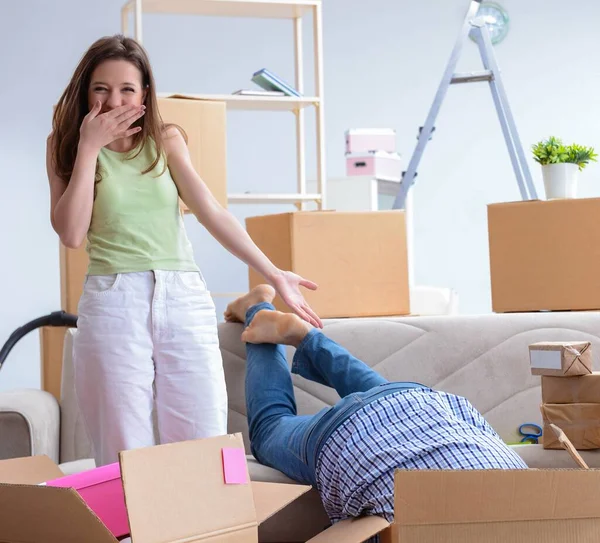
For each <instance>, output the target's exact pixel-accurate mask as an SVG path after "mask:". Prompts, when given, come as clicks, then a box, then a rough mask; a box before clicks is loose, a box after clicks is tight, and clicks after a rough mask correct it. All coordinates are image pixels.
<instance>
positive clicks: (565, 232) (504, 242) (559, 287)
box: [488, 198, 600, 313]
mask: <svg viewBox="0 0 600 543" xmlns="http://www.w3.org/2000/svg"><path fill="white" fill-rule="evenodd" d="M599 217H600V198H580V199H565V200H550V201H539V200H534V201H525V202H512V203H500V204H491V205H489V206H488V234H489V254H490V274H491V287H492V309H493V310H494V311H495V312H497V313H503V312H511V311H542V310H557V311H560V310H592V309H600V286H599V283H598V277H600V220H598V218H599Z"/></svg>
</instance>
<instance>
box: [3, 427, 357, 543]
mask: <svg viewBox="0 0 600 543" xmlns="http://www.w3.org/2000/svg"><path fill="white" fill-rule="evenodd" d="M231 450H234V451H239V452H240V454H239V455H233V456H231V455H226V454H225V452H226V451H231ZM226 457H229V458H234V459H235V458H236V457H237V458H241V464H239V465H237V466H232V465H231V464H230V465H229V466H228V465H227V461H226V460H224V458H226ZM119 463H120V470H121V474H122V483H123V490H124V495H125V503H126V508H127V517H128V521H129V527H130V531H131V536H132V541H138V542H143V543H178V542H184V541H186V542H190V543H191V542H197V541H210V542H211V543H256V542H257V541H258V526H259V524H261V523H262V522H263V521H264V520H266V519H267V518H269V517H271V516H272V515H274V514H276V513H277V512H278V511H279V510H280V509H282V508H283V507H285V506H286V505H287V504H288V503H291V502H292V501H294V500H295V499H296V498H298V497H299V496H301V495H302V494H304V493H306V492H307V491H308V490H310V487H308V486H304V485H295V484H281V483H258V482H251V481H250V480H249V475H248V469H247V465H246V463H245V456H244V445H243V439H242V436H241V435H240V434H236V435H230V436H222V437H217V438H211V439H199V440H195V441H187V442H181V443H175V444H169V445H160V446H157V447H148V448H143V449H137V450H132V451H125V452H122V453H121V454H120V459H119ZM57 472H58V473H60V470H59V469H58V467H57V466H56V465H54V464H53V463H52V462H51V461H50V460H49V459H47V458H46V457H30V458H22V459H18V460H9V461H4V462H0V480H2V481H4V482H3V483H2V484H0V541H2V542H3V543H42V542H43V543H81V542H86V543H116V541H117V539H116V538H115V537H114V535H113V534H112V533H111V532H110V531H109V529H108V528H107V527H106V526H105V525H104V524H103V523H102V521H101V520H100V519H99V518H98V517H97V516H96V515H95V513H94V512H93V511H92V510H91V509H90V508H89V507H88V506H87V505H86V503H85V501H84V500H83V498H82V497H81V496H80V495H79V493H78V492H77V491H76V490H75V489H73V488H57V487H52V486H46V485H40V484H39V483H42V482H44V481H46V480H47V479H49V478H54V477H56V476H57ZM232 472H233V473H234V477H233V479H227V477H228V474H231V473H232ZM240 477H243V480H242V479H241V478H240ZM357 543H358V542H357Z"/></svg>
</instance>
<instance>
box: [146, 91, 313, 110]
mask: <svg viewBox="0 0 600 543" xmlns="http://www.w3.org/2000/svg"><path fill="white" fill-rule="evenodd" d="M158 97H159V98H182V99H185V100H205V101H212V102H225V103H226V104H227V109H230V110H245V111H295V110H300V109H304V108H306V107H310V106H314V105H317V104H319V99H318V98H316V97H314V96H303V97H301V98H298V97H296V96H241V95H239V94H182V93H174V92H160V93H158Z"/></svg>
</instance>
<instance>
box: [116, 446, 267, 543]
mask: <svg viewBox="0 0 600 543" xmlns="http://www.w3.org/2000/svg"><path fill="white" fill-rule="evenodd" d="M224 448H239V449H241V450H242V452H243V450H244V442H243V440H242V436H241V434H236V435H227V436H220V437H215V438H210V439H198V440H194V441H184V442H180V443H171V444H166V445H159V446H155V447H148V448H141V449H135V450H129V451H123V452H121V453H120V455H119V459H120V464H121V476H122V478H123V488H124V493H125V503H126V505H127V514H128V517H129V526H130V528H131V535H132V540H133V541H136V540H137V541H141V542H143V543H167V542H174V541H179V540H189V541H196V540H198V541H199V540H202V539H205V538H207V537H211V536H214V535H217V534H223V535H224V534H227V533H232V532H236V531H242V530H246V531H252V530H253V531H254V532H255V533H256V532H257V530H258V529H257V522H256V511H255V509H254V501H253V497H252V485H251V484H250V477H249V475H248V467H247V465H246V463H245V454H244V456H243V459H244V461H243V469H244V470H245V471H246V477H245V479H246V480H247V483H246V484H225V480H224V469H223V460H222V450H223V449H224Z"/></svg>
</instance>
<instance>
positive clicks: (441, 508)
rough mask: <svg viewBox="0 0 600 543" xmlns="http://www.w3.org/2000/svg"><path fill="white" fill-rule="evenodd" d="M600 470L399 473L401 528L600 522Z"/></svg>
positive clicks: (397, 516) (397, 496) (397, 518)
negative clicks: (536, 521) (528, 521)
mask: <svg viewBox="0 0 600 543" xmlns="http://www.w3.org/2000/svg"><path fill="white" fill-rule="evenodd" d="M599 485H600V470H598V471H596V470H590V471H586V470H534V469H527V470H441V471H437V470H399V471H397V472H396V476H395V506H394V511H395V522H396V523H397V524H400V525H405V526H407V525H413V526H414V525H425V524H432V525H433V524H471V523H482V522H502V521H524V520H559V519H584V518H600V486H599Z"/></svg>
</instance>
